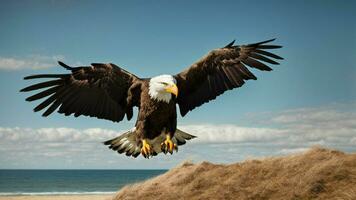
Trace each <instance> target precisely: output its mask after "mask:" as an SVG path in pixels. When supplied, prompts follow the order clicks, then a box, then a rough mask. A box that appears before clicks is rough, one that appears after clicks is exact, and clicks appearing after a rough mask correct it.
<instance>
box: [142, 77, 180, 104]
mask: <svg viewBox="0 0 356 200" xmlns="http://www.w3.org/2000/svg"><path fill="white" fill-rule="evenodd" d="M176 84H177V81H176V79H174V77H173V76H171V75H160V76H156V77H153V78H151V79H150V83H149V90H148V94H149V95H150V97H151V98H152V99H156V100H157V101H164V102H166V103H169V101H170V100H171V98H172V94H174V95H175V96H178V88H177V85H176Z"/></svg>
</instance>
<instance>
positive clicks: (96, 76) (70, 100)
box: [21, 62, 139, 122]
mask: <svg viewBox="0 0 356 200" xmlns="http://www.w3.org/2000/svg"><path fill="white" fill-rule="evenodd" d="M58 63H59V64H60V65H61V66H63V67H64V68H66V69H67V70H70V71H71V73H69V74H40V75H32V76H27V77H25V78H24V79H37V78H51V79H53V80H49V81H45V82H41V83H37V84H34V85H31V86H29V87H26V88H24V89H22V90H21V92H27V91H32V90H39V89H44V90H43V91H41V92H39V93H37V94H35V95H33V96H30V97H28V98H27V99H26V100H27V101H34V100H38V99H42V98H44V97H48V98H47V99H46V100H44V101H43V102H42V103H40V104H39V105H38V106H37V107H35V108H34V111H35V112H37V111H40V110H42V109H44V108H47V110H46V111H45V112H44V113H43V116H48V115H50V114H51V113H52V112H53V111H55V110H56V109H57V108H58V107H59V110H58V112H59V113H63V114H65V115H71V114H74V116H75V117H78V116H79V115H86V116H91V117H97V118H101V119H108V120H112V121H115V122H119V121H121V120H122V119H123V118H124V116H125V114H127V118H128V119H130V118H131V117H132V106H133V105H128V103H127V101H126V100H127V97H128V95H129V94H128V93H129V89H130V87H131V86H132V85H133V83H134V82H135V81H136V80H138V79H139V78H137V77H136V76H135V75H133V74H131V73H129V72H127V71H125V70H123V69H121V68H120V67H118V66H116V65H114V64H99V63H93V64H92V66H87V67H70V66H68V65H66V64H64V63H62V62H58Z"/></svg>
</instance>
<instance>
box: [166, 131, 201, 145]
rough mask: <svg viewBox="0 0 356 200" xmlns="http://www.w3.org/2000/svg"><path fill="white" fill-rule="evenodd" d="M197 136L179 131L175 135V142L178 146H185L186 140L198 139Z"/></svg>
mask: <svg viewBox="0 0 356 200" xmlns="http://www.w3.org/2000/svg"><path fill="white" fill-rule="evenodd" d="M196 137H197V136H194V135H190V134H189V133H186V132H184V131H182V130H179V129H177V130H176V132H175V133H174V137H173V139H172V140H173V142H175V143H177V144H178V145H183V144H185V143H186V140H190V139H193V138H196Z"/></svg>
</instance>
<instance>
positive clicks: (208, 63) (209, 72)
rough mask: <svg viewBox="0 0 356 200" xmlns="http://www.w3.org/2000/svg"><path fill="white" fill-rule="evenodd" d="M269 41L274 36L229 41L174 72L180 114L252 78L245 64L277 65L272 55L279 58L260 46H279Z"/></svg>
mask: <svg viewBox="0 0 356 200" xmlns="http://www.w3.org/2000/svg"><path fill="white" fill-rule="evenodd" d="M271 41H274V39H272V40H267V41H263V42H259V43H255V44H249V45H241V46H239V45H233V44H234V41H233V42H231V43H229V44H228V45H226V46H225V47H224V48H220V49H215V50H213V51H211V52H209V54H208V55H206V56H205V57H203V58H202V59H200V60H199V61H198V62H196V63H194V64H193V65H192V66H190V67H189V68H188V69H186V70H184V71H183V72H181V73H179V74H177V75H175V78H176V80H177V84H178V90H179V95H178V99H177V102H178V104H179V108H180V113H181V115H182V116H184V115H186V114H187V113H188V112H189V111H191V110H193V109H194V108H196V107H198V106H200V105H202V104H204V103H206V102H209V101H210V100H213V99H215V98H216V97H217V96H219V95H220V94H222V93H224V92H225V91H227V90H231V89H233V88H237V87H241V86H242V85H243V84H244V83H245V81H246V80H249V79H254V80H256V79H257V78H256V77H255V76H254V75H253V74H252V73H251V72H250V71H249V70H248V68H247V66H248V67H252V68H256V69H259V70H262V71H271V70H272V69H271V68H270V67H269V66H267V64H265V63H268V64H274V65H278V64H279V63H278V62H276V61H275V60H272V58H273V59H283V58H281V57H279V56H277V55H275V54H273V53H270V52H267V51H265V50H264V49H277V48H281V46H278V45H267V44H266V43H268V42H271Z"/></svg>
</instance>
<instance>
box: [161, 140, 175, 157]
mask: <svg viewBox="0 0 356 200" xmlns="http://www.w3.org/2000/svg"><path fill="white" fill-rule="evenodd" d="M161 149H162V151H163V153H167V152H169V153H170V154H172V153H173V150H174V149H175V150H176V151H178V146H177V145H176V144H174V142H173V141H172V140H171V136H170V135H167V136H166V140H165V141H164V142H163V143H162V144H161Z"/></svg>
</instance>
